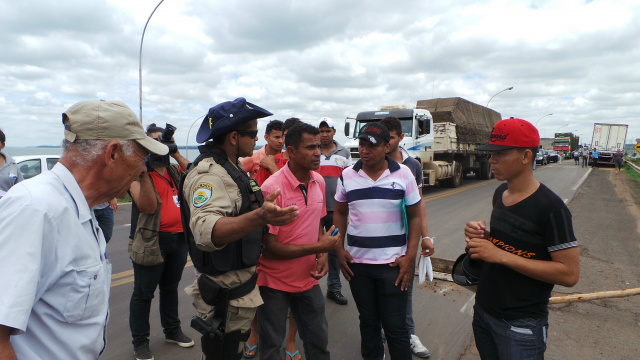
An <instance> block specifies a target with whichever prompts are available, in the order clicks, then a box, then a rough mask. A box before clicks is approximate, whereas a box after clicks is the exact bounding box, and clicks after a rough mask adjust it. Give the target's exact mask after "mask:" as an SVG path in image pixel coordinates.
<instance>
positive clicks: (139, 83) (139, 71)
mask: <svg viewBox="0 0 640 360" xmlns="http://www.w3.org/2000/svg"><path fill="white" fill-rule="evenodd" d="M163 1H164V0H160V2H159V3H158V5H156V7H155V8H154V9H153V11H152V12H151V15H149V18H148V19H147V22H146V23H145V24H144V29H143V30H142V37H141V38H140V58H139V68H138V75H139V77H138V78H139V82H138V87H139V90H140V122H142V43H143V42H144V33H145V31H147V25H149V20H151V17H152V16H153V13H155V12H156V10H157V9H158V6H160V4H162V2H163Z"/></svg>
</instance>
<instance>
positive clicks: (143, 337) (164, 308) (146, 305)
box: [129, 232, 189, 348]
mask: <svg viewBox="0 0 640 360" xmlns="http://www.w3.org/2000/svg"><path fill="white" fill-rule="evenodd" d="M160 251H161V253H162V258H163V259H164V262H163V263H162V264H159V265H154V266H143V265H138V264H136V263H133V294H132V295H131V302H130V303H129V327H130V328H131V336H132V337H133V341H132V343H133V347H134V348H135V347H138V346H140V345H144V344H148V343H149V333H150V326H149V312H150V311H151V300H152V299H153V293H154V292H155V291H156V288H158V287H159V288H160V323H161V324H162V329H163V330H164V334H165V336H173V335H176V334H178V333H179V332H180V331H181V329H180V318H179V317H178V284H179V283H180V279H181V278H182V271H183V269H184V266H185V264H186V263H187V254H188V253H189V246H188V244H187V243H186V242H185V241H184V240H183V238H182V234H170V233H165V232H161V233H160Z"/></svg>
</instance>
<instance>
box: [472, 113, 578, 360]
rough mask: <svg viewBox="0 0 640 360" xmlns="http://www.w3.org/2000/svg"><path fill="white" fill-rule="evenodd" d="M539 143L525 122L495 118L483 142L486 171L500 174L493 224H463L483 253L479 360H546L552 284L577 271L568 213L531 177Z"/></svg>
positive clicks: (567, 282) (476, 321)
mask: <svg viewBox="0 0 640 360" xmlns="http://www.w3.org/2000/svg"><path fill="white" fill-rule="evenodd" d="M539 145H540V136H539V135H538V130H537V129H536V128H535V127H534V126H533V125H531V123H529V122H528V121H525V120H522V119H514V118H510V119H506V120H502V121H499V122H498V123H497V124H496V125H495V126H494V128H493V131H492V132H491V140H490V142H489V144H488V145H484V146H480V147H478V148H477V150H488V151H491V152H492V153H491V159H490V160H489V162H490V163H491V172H492V173H493V174H494V175H495V177H496V179H498V180H504V181H506V183H503V184H501V185H500V186H498V188H497V189H496V191H495V193H494V195H493V211H492V213H491V222H490V225H491V226H490V230H489V229H488V228H487V227H486V225H485V222H484V220H480V221H470V222H468V223H467V224H466V227H465V229H464V232H465V236H466V242H467V250H468V252H469V254H470V256H471V258H472V259H475V260H483V262H482V272H481V275H480V281H479V283H478V292H477V294H476V305H475V307H474V317H473V332H474V336H475V340H476V347H477V348H478V352H479V353H480V357H481V358H483V359H501V360H504V359H518V360H522V359H543V358H544V352H545V350H546V339H547V332H548V329H549V324H548V316H549V314H548V309H547V306H548V303H549V297H550V295H551V290H552V289H553V286H554V285H555V284H559V285H563V286H567V287H571V286H574V285H575V284H576V283H577V282H578V278H579V276H580V260H579V256H578V242H577V240H576V238H575V236H574V234H573V226H572V222H571V212H569V209H568V208H567V206H566V205H565V204H564V202H563V201H562V199H560V198H559V197H558V196H557V195H556V194H555V193H553V192H552V191H551V190H550V189H549V188H548V187H546V186H545V185H544V184H541V183H540V182H538V180H536V179H535V177H534V176H533V167H532V163H533V162H534V161H535V155H536V152H537V149H538V146H539Z"/></svg>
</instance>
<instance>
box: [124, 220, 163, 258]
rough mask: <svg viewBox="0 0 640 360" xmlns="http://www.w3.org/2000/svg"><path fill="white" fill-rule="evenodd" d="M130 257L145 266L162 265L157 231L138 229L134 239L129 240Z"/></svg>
mask: <svg viewBox="0 0 640 360" xmlns="http://www.w3.org/2000/svg"><path fill="white" fill-rule="evenodd" d="M129 257H130V258H131V260H132V261H133V262H134V263H136V264H138V265H143V266H154V265H159V264H162V262H163V261H164V260H163V258H162V252H161V251H160V241H159V234H158V232H157V231H155V230H151V229H146V228H138V230H137V231H136V234H135V236H134V238H133V239H130V240H129Z"/></svg>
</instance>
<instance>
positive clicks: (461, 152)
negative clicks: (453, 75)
mask: <svg viewBox="0 0 640 360" xmlns="http://www.w3.org/2000/svg"><path fill="white" fill-rule="evenodd" d="M387 116H394V117H396V118H398V119H399V120H400V122H401V124H402V132H403V133H404V139H403V141H402V142H401V143H400V146H402V147H403V148H404V149H405V150H406V151H407V152H408V153H409V155H410V156H412V157H414V158H415V159H416V160H418V161H419V162H420V163H421V164H422V172H423V185H424V186H434V185H436V184H440V185H442V186H447V187H458V186H460V185H461V184H462V179H463V177H464V176H465V175H467V174H469V173H474V174H475V175H476V178H479V179H484V180H488V179H490V178H491V177H492V174H491V165H490V164H489V157H490V155H491V154H490V153H489V152H487V151H478V150H476V147H478V146H480V145H485V144H487V143H488V142H489V137H490V135H491V130H492V129H493V126H494V125H495V124H496V123H497V122H498V121H500V119H501V118H500V113H498V112H497V111H495V110H492V109H489V108H487V107H484V106H482V105H478V104H475V103H473V102H471V101H468V100H465V99H463V98H460V97H453V98H437V99H429V100H419V101H418V102H417V103H416V106H415V108H406V107H405V106H402V105H393V106H383V107H381V108H380V110H371V111H362V112H359V113H358V115H357V116H356V117H355V119H354V118H350V119H352V120H355V123H354V124H353V125H352V124H351V122H349V121H348V120H349V118H348V119H347V121H345V129H344V131H345V135H346V136H347V138H349V141H348V142H347V144H346V147H347V148H348V149H349V151H350V153H351V156H352V157H353V158H354V160H356V159H358V158H359V157H360V156H359V154H358V132H359V130H360V129H361V128H362V126H364V125H365V124H367V123H369V122H375V121H380V120H382V119H384V118H385V117H387Z"/></svg>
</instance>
